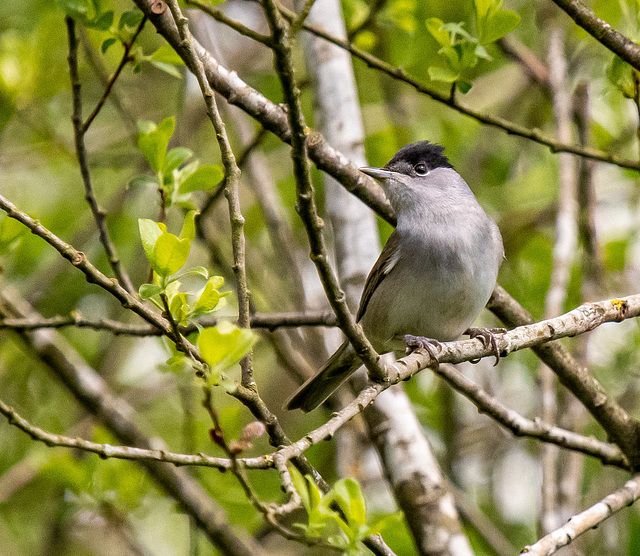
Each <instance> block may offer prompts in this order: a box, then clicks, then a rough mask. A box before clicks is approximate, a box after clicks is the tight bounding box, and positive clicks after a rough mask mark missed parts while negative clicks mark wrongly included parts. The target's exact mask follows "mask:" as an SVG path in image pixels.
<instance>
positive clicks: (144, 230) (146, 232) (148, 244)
mask: <svg viewBox="0 0 640 556" xmlns="http://www.w3.org/2000/svg"><path fill="white" fill-rule="evenodd" d="M138 228H139V230H140V239H141V240H142V247H143V248H144V252H145V254H146V255H147V259H149V261H151V259H152V258H153V248H154V247H155V245H156V242H157V241H158V238H159V237H160V236H161V235H162V234H163V230H162V228H160V226H159V225H158V224H156V223H155V222H154V221H153V220H149V219H148V218H139V219H138Z"/></svg>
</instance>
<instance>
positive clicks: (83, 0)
mask: <svg viewBox="0 0 640 556" xmlns="http://www.w3.org/2000/svg"><path fill="white" fill-rule="evenodd" d="M58 6H60V8H62V10H64V12H65V13H66V14H67V15H68V16H70V17H73V18H74V19H77V20H79V21H82V22H83V23H84V21H86V19H87V16H88V15H89V4H88V2H87V0H58Z"/></svg>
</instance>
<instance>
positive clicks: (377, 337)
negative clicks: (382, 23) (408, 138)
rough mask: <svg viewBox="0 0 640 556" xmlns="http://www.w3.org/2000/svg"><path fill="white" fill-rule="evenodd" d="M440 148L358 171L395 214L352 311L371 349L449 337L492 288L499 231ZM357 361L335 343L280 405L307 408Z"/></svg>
mask: <svg viewBox="0 0 640 556" xmlns="http://www.w3.org/2000/svg"><path fill="white" fill-rule="evenodd" d="M443 150H444V149H443V148H442V147H440V146H439V145H434V144H432V143H429V142H428V141H421V142H419V143H412V144H410V145H407V146H406V147H404V148H402V149H401V150H400V151H398V153H396V155H395V156H394V157H393V158H392V159H391V160H390V161H389V162H388V163H387V165H386V166H385V167H384V168H361V171H362V172H364V173H366V174H368V175H370V176H372V177H374V178H376V179H377V180H378V181H379V182H380V183H381V184H382V186H383V188H384V190H385V193H386V194H387V197H388V198H389V201H390V203H391V205H392V206H393V208H394V210H395V212H396V214H397V217H398V223H397V227H396V229H395V231H394V232H393V233H392V234H391V236H390V237H389V239H388V241H387V243H386V245H385V246H384V249H383V250H382V253H381V254H380V257H379V258H378V260H377V261H376V263H375V265H374V266H373V268H372V269H371V272H370V273H369V276H368V278H367V281H366V284H365V287H364V291H363V294H362V298H361V300H360V307H359V310H358V314H357V320H358V321H359V322H360V324H361V325H362V328H363V329H364V332H365V334H366V335H367V337H368V338H369V340H370V341H371V343H372V345H373V347H374V348H375V349H376V351H378V352H379V353H386V352H389V351H397V350H402V349H403V348H404V346H405V343H404V336H405V335H406V334H410V335H413V336H423V337H427V338H432V339H435V340H440V341H451V340H455V339H456V338H458V337H459V336H460V335H461V334H462V333H463V332H464V331H465V330H466V329H467V328H468V327H469V326H470V325H471V324H472V323H473V321H474V320H475V319H476V317H477V316H478V314H479V313H480V311H482V309H483V307H484V306H485V304H486V303H487V301H488V299H489V297H490V295H491V292H492V291H493V287H494V286H495V282H496V277H497V274H498V268H499V267H500V263H501V261H502V259H503V257H504V251H503V246H502V237H501V235H500V231H499V230H498V227H497V226H496V224H495V222H494V221H493V220H492V219H491V218H490V217H489V216H488V215H487V214H486V213H485V211H484V210H483V209H482V207H481V206H480V205H479V204H478V202H477V200H476V198H475V196H474V195H473V193H472V192H471V190H470V189H469V186H468V185H467V183H466V182H465V181H464V180H463V179H462V177H461V176H460V175H459V174H458V173H457V172H456V171H455V170H454V169H453V167H452V166H451V164H450V163H449V161H448V160H447V158H446V157H445V156H444V154H443ZM360 364H361V363H360V360H359V359H358V357H357V355H356V354H355V352H354V350H353V348H352V347H351V345H350V344H349V343H348V342H345V343H343V344H342V346H340V348H339V349H338V350H337V351H336V353H334V355H333V356H332V357H331V358H330V359H329V361H327V363H326V364H325V366H324V367H323V368H322V369H321V370H320V371H319V372H318V374H316V375H315V376H313V377H312V378H310V379H309V380H308V381H307V382H305V383H304V384H303V385H302V386H301V387H300V388H299V389H298V390H297V391H296V393H295V394H294V395H293V396H292V397H291V399H290V400H289V401H288V402H287V403H286V405H285V407H286V408H287V409H297V408H300V409H302V410H303V411H311V410H312V409H314V408H316V407H317V406H318V405H320V404H321V403H322V402H323V401H325V400H326V399H327V397H329V395H330V394H331V393H332V392H333V391H334V390H335V389H336V388H337V387H338V386H339V385H340V384H341V383H342V382H343V381H344V380H346V379H347V378H348V377H349V376H350V375H351V374H352V373H353V372H354V371H355V370H356V369H357V368H358V367H359V366H360Z"/></svg>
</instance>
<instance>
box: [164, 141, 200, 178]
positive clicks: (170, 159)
mask: <svg viewBox="0 0 640 556" xmlns="http://www.w3.org/2000/svg"><path fill="white" fill-rule="evenodd" d="M192 156H193V151H192V150H191V149H187V147H176V148H175V149H171V150H170V151H169V152H168V153H167V157H166V159H165V161H164V167H163V168H162V171H163V173H164V174H170V173H171V172H173V170H175V169H176V168H179V167H180V166H182V165H183V164H184V163H185V162H187V160H189V159H190V158H191V157H192Z"/></svg>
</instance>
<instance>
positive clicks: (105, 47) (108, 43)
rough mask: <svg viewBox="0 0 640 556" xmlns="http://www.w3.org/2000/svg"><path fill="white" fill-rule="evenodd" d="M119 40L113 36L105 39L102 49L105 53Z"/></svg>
mask: <svg viewBox="0 0 640 556" xmlns="http://www.w3.org/2000/svg"><path fill="white" fill-rule="evenodd" d="M116 42H117V40H116V39H114V38H113V37H111V38H109V39H107V40H105V41H104V42H103V43H102V46H101V47H100V50H101V51H102V53H103V54H105V53H106V52H107V50H109V47H110V46H111V45H113V44H115V43H116Z"/></svg>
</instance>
